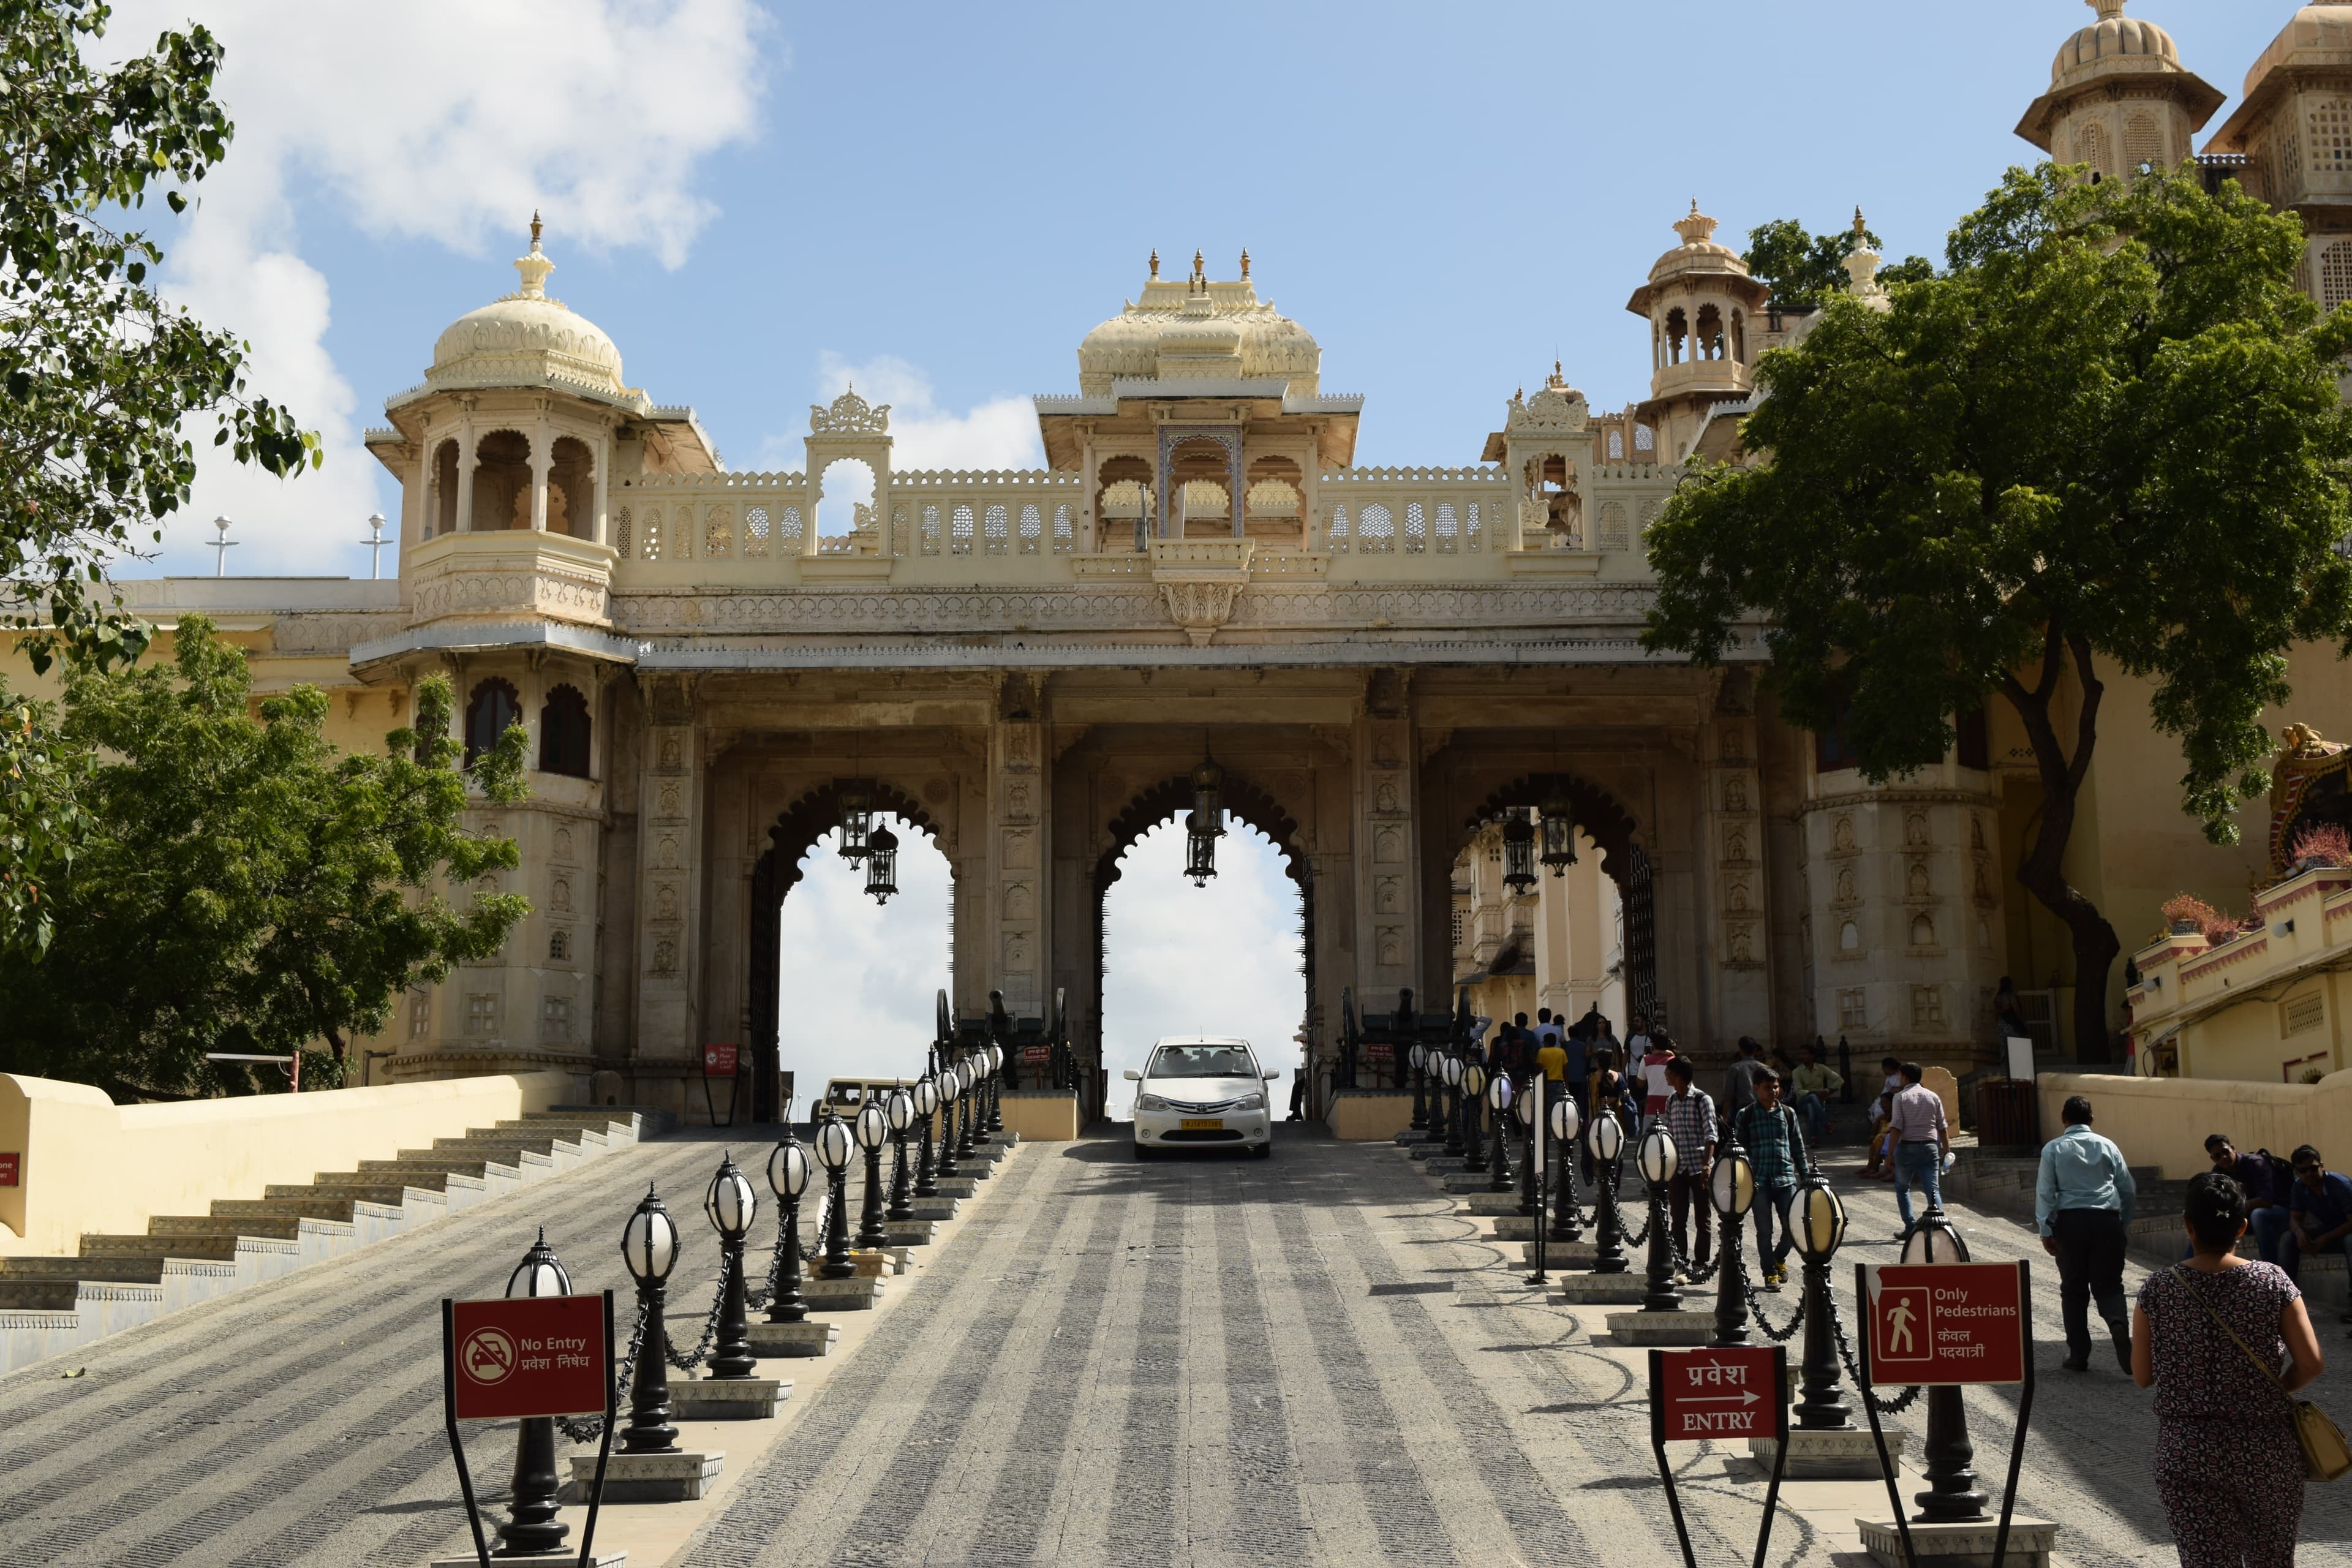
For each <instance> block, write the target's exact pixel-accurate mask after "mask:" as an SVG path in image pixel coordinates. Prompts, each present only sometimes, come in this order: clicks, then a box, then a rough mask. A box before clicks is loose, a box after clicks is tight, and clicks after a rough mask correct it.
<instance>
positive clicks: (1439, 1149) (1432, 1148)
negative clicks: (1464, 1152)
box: [1405, 1140, 1462, 1160]
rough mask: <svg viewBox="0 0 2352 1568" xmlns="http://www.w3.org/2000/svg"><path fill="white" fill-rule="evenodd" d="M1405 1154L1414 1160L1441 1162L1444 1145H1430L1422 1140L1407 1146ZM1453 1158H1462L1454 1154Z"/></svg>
mask: <svg viewBox="0 0 2352 1568" xmlns="http://www.w3.org/2000/svg"><path fill="white" fill-rule="evenodd" d="M1405 1152H1406V1153H1408V1154H1410V1155H1412V1157H1413V1158H1414V1159H1416V1160H1442V1159H1444V1158H1445V1144H1444V1142H1443V1141H1440V1142H1434V1143H1432V1142H1427V1141H1426V1140H1423V1141H1421V1142H1415V1143H1412V1144H1411V1145H1409V1146H1408V1147H1407V1148H1406V1150H1405ZM1460 1158H1462V1156H1461V1155H1459V1154H1456V1155H1454V1159H1456V1160H1459V1159H1460Z"/></svg>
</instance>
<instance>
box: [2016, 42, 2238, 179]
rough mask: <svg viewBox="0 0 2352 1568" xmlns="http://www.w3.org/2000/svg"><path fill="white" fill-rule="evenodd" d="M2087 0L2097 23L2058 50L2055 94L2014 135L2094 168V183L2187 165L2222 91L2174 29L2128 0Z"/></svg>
mask: <svg viewBox="0 0 2352 1568" xmlns="http://www.w3.org/2000/svg"><path fill="white" fill-rule="evenodd" d="M2084 4H2086V5H2089V6H2090V7H2091V8H2092V9H2093V10H2094V11H2095V12H2097V13H2098V19H2097V20H2096V21H2095V22H2093V23H2092V24H2091V25H2090V26H2087V27H2084V28H2083V29H2082V30H2081V31H2079V32H2077V33H2075V34H2074V37H2070V38H2068V39H2067V40H2066V41H2065V43H2064V44H2063V45H2061V46H2060V47H2059V50H2058V57H2057V58H2056V59H2054V60H2053V61H2052V62H2051V64H2050V90H2049V91H2048V92H2045V93H2043V94H2042V96H2041V97H2040V98H2037V99H2035V100H2033V103H2032V107H2030V108H2028V109H2027V110H2026V111H2025V118H2024V119H2022V120H2021V121H2018V122H2017V133H2018V134H2019V135H2020V136H2022V137H2023V138H2025V140H2027V141H2028V142H2032V143H2033V145H2035V146H2036V147H2039V148H2041V149H2042V151H2043V152H2045V153H2049V154H2050V155H2051V157H2053V159H2055V160H2057V161H2058V162H2059V163H2082V164H2084V165H2087V166H2088V168H2089V169H2090V171H2091V175H2092V177H2093V178H2094V179H2097V180H2114V179H2126V180H2127V179H2130V178H2132V177H2134V176H2135V175H2137V173H2138V172H2139V170H2140V169H2141V167H2142V166H2143V165H2156V166H2161V167H2164V168H2170V167H2171V166H2173V165H2174V164H2176V163H2180V162H2181V161H2182V160H2184V159H2186V158H2187V157H2188V156H2189V153H2190V151H2191V148H2190V141H2191V138H2193V137H2194V136H2195V135H2196V133H2197V132H2198V131H2199V129H2200V128H2201V127H2202V126H2203V125H2204V123H2205V122H2206V121H2208V120H2210V119H2211V118H2212V117H2213V111H2214V110H2217V109H2219V108H2221V102H2222V100H2223V98H2224V96H2225V95H2224V94H2223V93H2222V92H2221V90H2220V89H2216V88H2215V87H2213V86H2212V85H2211V84H2210V83H2209V82H2207V81H2205V80H2204V79H2201V78H2200V77H2199V76H2198V75H2197V74H2196V73H2195V72H2193V71H2191V70H2189V68H2187V67H2185V66H2183V65H2182V64H2181V63H2180V50H2179V47H2177V46H2176V45H2175V44H2174V43H2173V41H2172V35H2171V34H2169V33H2168V32H2166V31H2165V30H2164V29H2163V28H2162V27H2159V26H2157V25H2156V24H2155V23H2154V22H2150V21H2147V20H2145V19H2143V18H2141V17H2137V16H2125V15H2124V6H2125V4H2126V0H2084Z"/></svg>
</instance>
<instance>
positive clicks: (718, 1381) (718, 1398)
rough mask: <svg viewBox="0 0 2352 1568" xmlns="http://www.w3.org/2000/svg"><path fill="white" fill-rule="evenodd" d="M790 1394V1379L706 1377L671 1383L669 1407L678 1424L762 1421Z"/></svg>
mask: <svg viewBox="0 0 2352 1568" xmlns="http://www.w3.org/2000/svg"><path fill="white" fill-rule="evenodd" d="M792 1393H793V1385H792V1383H791V1381H790V1380H789V1379H784V1380H779V1379H776V1378H772V1377H713V1378H705V1379H703V1380H701V1381H699V1382H695V1383H678V1382H673V1383H671V1384H670V1385H669V1406H670V1410H671V1412H672V1413H673V1414H674V1415H676V1416H677V1419H678V1420H680V1421H765V1420H767V1419H768V1418H769V1417H770V1416H772V1415H775V1413H776V1402H777V1401H778V1400H781V1399H789V1398H791V1397H792Z"/></svg>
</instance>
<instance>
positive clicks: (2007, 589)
mask: <svg viewBox="0 0 2352 1568" xmlns="http://www.w3.org/2000/svg"><path fill="white" fill-rule="evenodd" d="M2079 175H2080V171H2070V170H2064V169H2059V168H2054V167H2052V166H2049V165H2043V166H2042V167H2041V168H2038V169H2036V170H2032V171H2026V170H2011V172H2010V174H2009V175H2008V176H2007V177H2006V179H2005V180H2004V181H2003V183H2002V184H2001V186H2000V189H1999V190H1997V191H1995V192H1993V193H1992V194H1991V195H1990V196H1989V197H1988V198H1987V201H1986V203H1985V205H1984V206H1983V207H1982V208H1981V209H1980V210H1979V211H1977V212H1975V213H1973V214H1971V215H1969V216H1968V217H1967V218H1965V219H1963V220H1962V222H1961V223H1960V225H1959V226H1958V228H1957V229H1955V230H1954V232H1953V234H1952V237H1951V241H1950V245H1949V247H1948V258H1947V259H1948V268H1947V270H1946V271H1945V272H1943V273H1941V274H1939V275H1937V276H1936V277H1934V278H1931V279H1923V280H1920V281H1917V282H1915V283H1914V284H1912V285H1911V286H1910V287H1908V288H1906V289H1898V290H1896V291H1895V295H1894V299H1893V302H1892V308H1891V309H1890V310H1885V311H1884V312H1879V311H1874V310H1869V309H1866V308H1864V306H1862V305H1860V304H1859V303H1857V302H1855V301H1853V300H1851V299H1848V298H1842V297H1833V298H1832V299H1831V300H1830V301H1829V303H1828V305H1827V306H1826V308H1825V311H1824V315H1823V319H1822V321H1821V323H1820V324H1819V325H1818V326H1817V327H1816V328H1815V329H1814V330H1813V331H1812V332H1811V334H1810V335H1809V336H1807V337H1806V338H1805V339H1804V340H1803V341H1802V342H1801V343H1800V344H1799V345H1798V346H1797V347H1795V348H1793V349H1788V350H1781V351H1777V352H1774V353H1769V354H1767V355H1765V356H1764V358H1763V361H1762V363H1761V364H1760V366H1759V374H1760V376H1761V378H1762V379H1763V381H1764V382H1765V383H1766V384H1767V385H1768V386H1769V393H1770V395H1769V398H1768V399H1767V400H1766V401H1765V402H1764V403H1763V405H1761V406H1760V407H1759V409H1758V410H1757V412H1756V413H1755V414H1754V415H1753V416H1751V417H1750V418H1749V419H1748V424H1747V426H1746V427H1745V430H1744V433H1743V441H1744V443H1745V445H1746V446H1747V447H1748V449H1749V450H1750V451H1754V452H1759V453H1764V454H1768V456H1769V460H1768V461H1766V462H1765V463H1763V464H1761V465H1759V466H1755V467H1749V468H1711V469H1706V470H1704V471H1701V472H1699V473H1696V474H1695V475H1694V476H1692V477H1691V478H1690V479H1687V480H1686V481H1685V484H1684V485H1683V487H1682V488H1681V489H1680V490H1678V492H1677V493H1676V495H1675V499H1674V500H1673V501H1672V502H1671V503H1670V505H1669V506H1668V507H1667V509H1666V510H1665V512H1664V515H1663V516H1662V517H1661V519H1660V520H1659V522H1658V524H1657V526H1656V527H1655V529H1654V531H1653V533H1652V535H1651V544H1652V556H1653V560H1654V563H1655V566H1656V569H1657V572H1658V574H1659V578H1660V583H1661V592H1660V595H1659V599H1658V603H1657V605H1656V608H1655V610H1654V614H1653V616H1652V617H1651V625H1650V627H1649V630H1648V632H1647V633H1646V640H1647V642H1648V644H1649V646H1650V647H1654V648H1659V649H1680V650H1683V651H1685V652H1688V653H1691V654H1693V655H1695V656H1696V657H1697V658H1700V659H1702V660H1711V659H1714V658H1718V657H1719V656H1720V655H1721V654H1722V653H1723V652H1724V650H1725V648H1726V647H1727V636H1728V628H1729V627H1730V626H1731V624H1732V623H1733V622H1734V621H1736V620H1738V619H1739V618H1740V617H1742V616H1745V615H1747V614H1748V613H1750V611H1751V610H1761V611H1762V612H1763V613H1764V614H1765V615H1766V616H1768V617H1769V620H1770V622H1771V623H1772V629H1771V630H1770V631H1769V633H1768V635H1767V640H1768V642H1769V647H1770V650H1771V654H1772V658H1773V670H1772V680H1773V684H1774V686H1775V688H1776V689H1777V690H1778V692H1779V694H1780V701H1781V704H1782V707H1783V710H1785V711H1786V712H1787V713H1788V714H1789V716H1790V718H1791V719H1793V720H1794V721H1796V722H1798V723H1801V724H1804V725H1808V726H1811V727H1812V728H1815V729H1823V728H1826V727H1828V726H1829V725H1830V724H1832V722H1833V721H1839V720H1841V719H1842V720H1843V727H1844V732H1845V735H1846V738H1847V741H1848V743H1849V744H1850V745H1851V746H1852V747H1853V749H1854V751H1855V752H1857V753H1858V754H1859V756H1860V758H1861V763H1862V766H1863V768H1864V772H1865V773H1867V774H1868V775H1869V776H1870V777H1871V778H1873V779H1874V780H1883V779H1885V778H1886V777H1887V776H1889V775H1891V774H1893V773H1900V772H1902V771H1904V769H1906V767H1908V766H1910V765H1912V764H1913V763H1915V761H1916V759H1917V758H1918V757H1920V756H1922V755H1940V754H1941V753H1942V752H1943V751H1944V749H1945V748H1946V747H1948V745H1949V744H1950V743H1951V741H1952V734H1953V731H1952V717H1953V715H1954V714H1955V713H1958V712H1965V711H1968V710H1973V709H1975V708H1976V707H1978V706H1979V705H1980V704H1981V703H1982V702H1983V701H1984V700H1986V699H1987V698H1988V697H1989V696H1990V695H1991V694H1993V693H1995V692H1998V693H2000V694H2001V695H2002V696H2003V697H2005V698H2006V699H2007V700H2009V702H2010V703H2011V706H2012V707H2013V708H2015V709H2016V710H2017V712H2018V714H2019V716H2020V718H2021V720H2022V721H2023V724H2024V728H2025V731H2026V733H2027V736H2028V738H2029V739H2030V741H2031V742H2032V748H2033V752H2034V757H2035V762H2036V764H2037V767H2038V770H2039V772H2040V774H2041V778H2042V786H2043V792H2044V795H2043V798H2044V808H2043V817H2042V825H2041V828H2040V831H2039V834H2038V836H2037V838H2036V841H2035V843H2034V845H2033V847H2032V849H2031V850H2030V851H2029V852H2028V854H2027V855H2026V857H2025V861H2024V864H2023V866H2022V867H2021V869H2020V873H2019V874H2020V877H2021V880H2022V881H2023V882H2024V884H2025V885H2026V887H2027V888H2028V889H2031V890H2032V891H2033V893H2034V894H2035V895H2036V896H2037V897H2038V898H2040V899H2041V900H2042V901H2043V902H2044V903H2045V904H2047V905H2049V906H2050V907H2051V909H2052V910H2053V912H2055V913H2057V914H2058V915H2059V916H2060V918H2061V919H2062V920H2063V921H2065V922H2066V923H2067V925H2068V927H2069V928H2070V931H2072V933H2073V935H2074V950H2075V958H2076V970H2077V975H2076V980H2077V984H2078V986H2079V987H2080V989H2079V991H2078V998H2079V999H2080V1001H2081V1004H2082V1005H2084V1006H2085V1007H2086V1008H2087V1011H2078V1015H2077V1025H2078V1030H2081V1029H2085V1028H2087V1029H2090V1030H2092V1031H2094V1032H2092V1033H2085V1034H2083V1035H2082V1037H2083V1038H2084V1039H2086V1040H2088V1039H2092V1038H2096V1039H2098V1040H2100V1041H2104V1040H2105V1026H2104V1023H2103V1022H2102V1021H2101V1020H2102V1019H2103V1016H2104V1005H2105V1004H2104V993H2105V984H2104V979H2105V974H2106V973H2107V968H2108V966H2109V964H2110V963H2112V961H2113V958H2114V956H2115V953H2116V946H2117V944H2116V940H2115V935H2114V932H2113V931H2112V929H2111V928H2110V927H2109V926H2108V925H2107V923H2106V921H2105V919H2104V918H2103V917H2102V916H2101V915H2100V914H2099V911H2098V910H2096V909H2095V907H2093V906H2092V905H2091V903H2090V901H2089V900H2087V899H2085V898H2084V896H2083V895H2082V893H2081V892H2080V891H2079V890H2078V889H2074V888H2073V887H2072V886H2070V885H2069V884H2067V882H2066V881H2065V879H2064V878H2063V875H2062V874H2061V872H2060V861H2061V858H2062V857H2063V852H2064V848H2065V844H2066V838H2067V836H2068V834H2069V833H2070V832H2071V829H2072V826H2073V821H2074V799H2075V795H2076V793H2077V791H2078V790H2079V788H2080V786H2081V784H2082V782H2083V779H2084V775H2085V773H2086V772H2087V770H2088V768H2089V766H2090V763H2091V758H2092V755H2093V751H2094V747H2095V741H2096V736H2097V720H2098V710H2099V702H2100V697H2101V694H2102V691H2103V689H2104V688H2103V685H2102V682H2101V679H2100V674H2099V672H2100V669H2101V668H2102V667H2111V668H2121V669H2125V670H2128V671H2130V672H2131V673H2132V674H2134V675H2136V676H2139V677H2142V678H2145V679H2147V681H2148V682H2149V683H2150V684H2151V686H2152V688H2153V698H2152V707H2153V711H2154V717H2155V721H2156V723H2157V725H2158V728H2159V729H2160V730H2162V731H2164V732H2166V733H2167V734H2169V735H2171V736H2173V737H2175V738H2176V739H2178V741H2179V743H2180V747H2181V750H2182V752H2183V754H2184V756H2185V757H2186V759H2187V764H2188V765H2187V770H2186V772H2185V773H2183V775H2182V776H2181V778H2180V780H2179V787H2180V790H2181V792H2182V802H2183V805H2184V808H2185V809H2186V810H2187V811H2188V812H2189V814H2191V815H2192V816H2196V817H2197V818H2198V819H2200V821H2201V822H2202V823H2203V825H2204V826H2205V830H2206V833H2207V835H2208V836H2209V837H2211V838H2212V839H2213V840H2215V841H2216V842H2227V841H2229V840H2230V839H2231V837H2233V835H2234V829H2233V827H2232V825H2231V811H2232V810H2233V809H2234V808H2235V807H2236V805H2238V804H2239V803H2240V802H2241V801H2242V800H2243V799H2245V798H2246V797H2248V796H2249V795H2252V794H2253V793H2255V792H2256V791H2258V790H2259V789H2261V788H2263V787H2265V786H2266V784H2267V783H2268V780H2267V779H2266V777H2264V775H2263V773H2261V772H2260V771H2259V769H2258V764H2259V763H2261V762H2262V760H2263V757H2264V756H2265V755H2266V754H2267V752H2268V751H2269V749H2270V741H2269V737H2268V734H2267V733H2266V731H2265V730H2264V728H2263V711H2264V710H2265V709H2267V708H2270V707H2274V706H2276V705H2277V704H2279V703H2281V702H2283V701H2284V700H2285V699H2286V697H2287V695H2288V692H2287V685H2286V680H2285V670H2286V653H2287V650H2288V648H2289V647H2291V646H2292V645H2294V644H2295V643H2298V642H2306V641H2313V640H2338V639H2342V638H2343V637H2345V636H2346V634H2347V630H2352V563H2347V562H2346V561H2345V560H2344V559H2343V558H2342V557H2341V556H2339V555H2338V554H2337V553H2336V548H2337V546H2338V545H2339V543H2340V542H2342V541H2343V539H2344V537H2345V532H2346V528H2347V517H2348V516H2352V510H2347V477H2352V415H2347V411H2346V408H2345V405H2344V403H2343V400H2342V398H2341V397H2340V395H2339V394H2338V392H2337V383H2336V377H2337V374H2338V372H2339V365H2338V363H2337V362H2338V361H2339V360H2340V359H2341V358H2342V357H2343V356H2344V355H2345V354H2346V353H2347V351H2352V310H2341V311H2337V312H2336V313H2335V314H2334V315H2331V316H2326V317H2323V316H2321V314H2320V313H2319V311H2318V310H2317V309H2316V307H2315V306H2314V305H2313V304H2312V303H2311V301H2310V300H2308V299H2307V298H2305V296H2304V295H2303V294H2301V293H2300V292H2298V291H2297V289H2296V288H2295V274H2296V268H2297V265H2298V263H2299V262H2300V260H2301V258H2302V257H2303V253H2304V241H2303V234H2302V227H2301V225H2300V223H2299V222H2298V221H2297V220H2296V219H2295V218H2294V216H2291V215H2274V214H2273V213H2272V212H2271V211H2270V210H2269V209H2268V208H2267V207H2265V206H2264V205H2263V204H2262V203H2260V202H2257V201H2254V200H2252V199H2251V198H2249V197H2246V196H2245V195H2242V194H2241V193H2240V192H2239V191H2238V189H2237V188H2236V186H2235V185H2231V186H2229V187H2227V189H2226V190H2225V192H2224V193H2223V194H2222V195H2219V196H2214V195H2207V194H2206V193H2205V192H2204V191H2203V189H2202V188H2201V187H2200V185H2199V184H2198V183H2197V182H2196V180H2195V179H2194V178H2193V177H2188V176H2182V175H2173V174H2167V173H2164V172H2160V171H2159V172H2158V173H2156V174H2151V175H2148V176H2146V177H2143V178H2141V179H2139V180H2137V181H2136V182H2134V183H2133V184H2130V185H2128V186H2126V185H2125V184H2122V183H2121V182H2107V183H2104V184H2098V185H2092V184H2087V183H2085V182H2084V181H2083V180H2082V179H2081V178H2080V177H2079ZM2067 672H2071V673H2072V676H2073V680H2074V688H2075V689H2074V692H2073V693H2072V695H2071V697H2070V696H2067V695H2066V694H2064V693H2063V692H2062V684H2063V682H2062V676H2063V674H2065V673H2067ZM2066 701H2072V702H2073V703H2074V707H2073V709H2072V710H2068V709H2067V708H2066V707H2065V706H2064V703H2065V702H2066ZM2068 730H2071V731H2073V732H2072V734H2071V735H2069V734H2067V733H2065V732H2064V731H2068Z"/></svg>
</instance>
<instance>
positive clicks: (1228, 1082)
mask: <svg viewBox="0 0 2352 1568" xmlns="http://www.w3.org/2000/svg"><path fill="white" fill-rule="evenodd" d="M1141 1088H1142V1090H1143V1092H1144V1093H1146V1094H1156V1095H1158V1096H1160V1098H1161V1099H1162V1100H1182V1101H1184V1103H1186V1104H1187V1105H1222V1104H1223V1103H1224V1102H1225V1101H1227V1100H1239V1099H1241V1098H1242V1097H1243V1096H1244V1095H1248V1094H1255V1093H1257V1092H1258V1091H1259V1090H1261V1089H1264V1088H1265V1085H1264V1084H1263V1083H1261V1082H1259V1081H1258V1080H1257V1079H1254V1078H1148V1079H1144V1080H1143V1083H1142V1085H1141Z"/></svg>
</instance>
